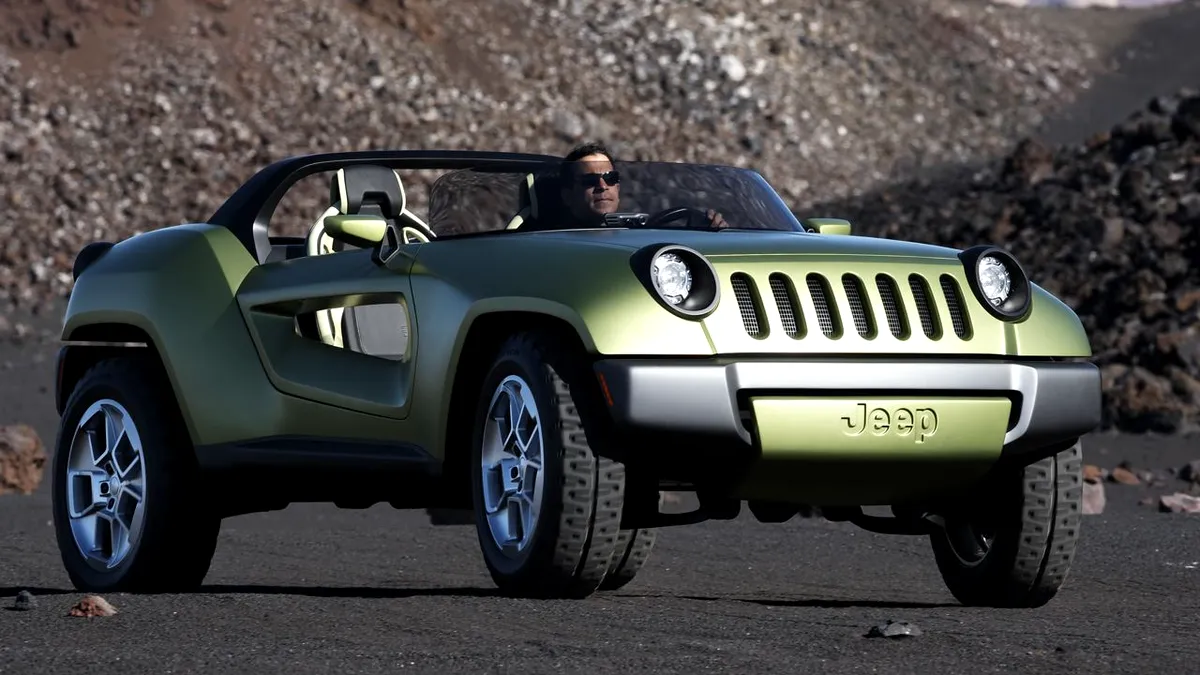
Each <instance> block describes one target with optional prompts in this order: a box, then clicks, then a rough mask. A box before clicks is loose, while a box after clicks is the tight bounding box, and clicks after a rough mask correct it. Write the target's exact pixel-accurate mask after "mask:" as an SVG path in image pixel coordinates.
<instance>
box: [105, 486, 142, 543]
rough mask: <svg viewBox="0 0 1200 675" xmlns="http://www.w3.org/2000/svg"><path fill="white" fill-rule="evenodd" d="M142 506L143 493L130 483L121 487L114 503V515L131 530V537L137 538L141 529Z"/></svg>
mask: <svg viewBox="0 0 1200 675" xmlns="http://www.w3.org/2000/svg"><path fill="white" fill-rule="evenodd" d="M141 506H142V495H141V494H140V493H139V492H138V491H137V489H136V488H134V487H133V486H130V485H126V486H124V487H122V488H121V492H120V494H118V495H117V501H116V503H115V504H114V505H113V509H112V513H113V517H114V518H115V519H116V520H117V521H119V522H120V523H121V525H122V526H123V527H124V528H125V529H126V530H127V531H128V532H129V536H130V537H131V538H136V537H137V534H138V532H139V531H140V530H141V522H142V519H141V515H142V511H141Z"/></svg>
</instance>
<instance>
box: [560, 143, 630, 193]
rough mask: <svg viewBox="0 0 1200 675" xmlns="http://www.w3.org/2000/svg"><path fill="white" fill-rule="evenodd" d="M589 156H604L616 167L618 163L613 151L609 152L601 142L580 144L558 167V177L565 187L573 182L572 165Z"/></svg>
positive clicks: (572, 149)
mask: <svg viewBox="0 0 1200 675" xmlns="http://www.w3.org/2000/svg"><path fill="white" fill-rule="evenodd" d="M588 155H604V156H605V157H607V158H608V161H610V162H612V163H613V165H614V166H615V165H616V163H617V160H616V158H615V157H613V153H612V151H611V150H609V149H608V146H607V145H605V144H604V143H601V142H600V141H588V142H586V143H580V144H579V145H577V146H575V147H574V148H571V151H570V152H568V153H567V155H566V157H563V161H562V164H560V165H559V167H558V177H559V179H560V180H561V181H562V184H563V185H567V184H568V183H569V182H570V180H571V163H572V162H578V161H579V160H581V159H583V158H584V157H587V156H588Z"/></svg>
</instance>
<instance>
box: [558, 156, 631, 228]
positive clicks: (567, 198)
mask: <svg viewBox="0 0 1200 675" xmlns="http://www.w3.org/2000/svg"><path fill="white" fill-rule="evenodd" d="M573 164H574V166H573V167H572V171H571V174H570V175H571V178H572V179H571V181H570V182H569V183H568V184H566V185H564V186H563V187H562V198H563V203H564V204H566V206H567V208H568V209H569V210H570V211H571V214H572V215H574V216H575V217H577V218H580V219H582V220H596V219H597V218H599V217H602V216H603V215H604V214H606V213H612V212H613V211H616V210H617V208H618V206H619V205H620V201H621V186H620V185H618V184H617V173H616V171H614V170H613V165H612V162H610V161H609V160H608V158H607V157H605V156H604V155H586V156H584V157H581V158H580V159H579V161H578V162H573Z"/></svg>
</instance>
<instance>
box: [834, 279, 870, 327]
mask: <svg viewBox="0 0 1200 675" xmlns="http://www.w3.org/2000/svg"><path fill="white" fill-rule="evenodd" d="M842 288H843V289H845V291H846V299H847V300H848V301H849V302H850V316H851V317H853V318H854V327H855V328H856V329H857V330H858V334H859V336H860V337H863V338H866V339H868V340H872V339H874V338H875V316H874V315H873V314H872V313H871V305H870V301H869V300H868V299H867V289H866V287H864V286H863V282H862V279H859V278H858V276H856V275H854V274H843V275H842Z"/></svg>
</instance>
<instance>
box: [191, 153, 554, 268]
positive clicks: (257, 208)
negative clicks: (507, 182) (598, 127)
mask: <svg viewBox="0 0 1200 675" xmlns="http://www.w3.org/2000/svg"><path fill="white" fill-rule="evenodd" d="M561 162H562V158H561V157H555V156H553V155H537V154H528V153H515V152H489V151H474V150H364V151H351V152H333V153H321V154H312V155H299V156H295V157H289V158H286V159H281V160H278V161H276V162H274V163H272V164H269V165H267V166H266V167H264V168H262V169H260V170H259V171H258V172H257V173H255V174H254V175H253V176H251V177H250V179H249V180H247V181H246V182H245V183H243V184H242V185H241V187H239V188H238V189H237V190H236V191H234V193H233V194H232V195H230V196H229V198H228V199H226V200H225V202H224V203H223V204H221V206H220V207H219V208H218V209H217V211H216V212H215V213H213V214H212V216H211V217H210V218H209V219H208V222H209V223H210V224H212V225H218V226H221V227H225V228H228V229H229V231H231V232H232V233H233V234H234V236H236V237H237V238H238V241H240V242H242V245H243V246H245V247H246V250H247V251H249V252H250V255H252V256H253V257H254V259H255V260H258V261H259V262H263V261H266V260H267V258H268V256H269V255H270V253H271V243H270V241H269V239H268V236H267V224H268V223H269V222H270V220H271V215H272V214H273V213H274V212H275V208H276V207H277V206H278V205H279V201H280V200H281V199H282V198H283V195H284V194H286V193H287V191H288V190H290V189H291V187H292V185H294V184H295V183H296V182H297V181H300V180H302V179H304V178H305V177H307V176H310V175H312V174H315V173H320V172H323V171H334V170H337V169H340V168H345V167H349V166H357V165H362V164H377V165H380V166H383V167H386V168H389V169H397V170H405V169H441V170H455V169H481V168H486V169H487V170H490V171H508V172H513V173H517V172H525V173H527V172H532V171H536V170H538V169H539V168H546V167H548V166H557V165H558V164H560V163H561Z"/></svg>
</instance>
